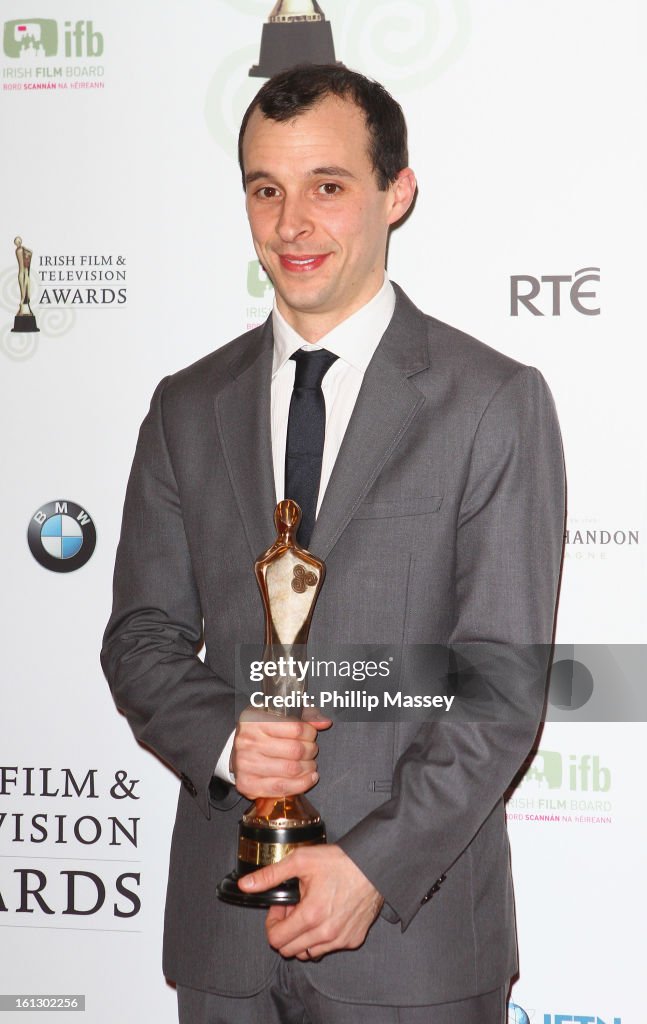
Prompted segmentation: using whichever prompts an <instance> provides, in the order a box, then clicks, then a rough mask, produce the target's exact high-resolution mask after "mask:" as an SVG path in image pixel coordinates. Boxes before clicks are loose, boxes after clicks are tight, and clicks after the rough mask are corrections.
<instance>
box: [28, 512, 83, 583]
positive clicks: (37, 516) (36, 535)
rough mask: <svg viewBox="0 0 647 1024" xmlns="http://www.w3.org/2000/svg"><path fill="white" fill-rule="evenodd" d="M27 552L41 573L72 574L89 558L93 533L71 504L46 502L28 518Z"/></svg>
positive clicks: (81, 514) (81, 513)
mask: <svg viewBox="0 0 647 1024" xmlns="http://www.w3.org/2000/svg"><path fill="white" fill-rule="evenodd" d="M27 540H28V542H29V549H30V551H31V553H32V555H33V556H34V558H35V559H36V561H37V562H38V563H39V565H42V566H43V568H44V569H51V570H52V572H74V570H75V569H80V568H81V566H82V565H85V563H86V562H87V561H88V560H89V559H90V558H91V557H92V553H93V551H94V549H95V547H96V543H97V532H96V530H95V528H94V523H93V522H92V519H91V518H90V516H89V515H88V513H87V512H86V511H85V510H84V509H82V508H81V506H80V505H76V504H75V503H74V502H73V501H50V502H49V503H48V504H47V505H43V506H42V507H41V508H39V509H38V511H37V512H35V513H34V515H33V516H32V517H31V521H30V523H29V529H28V530H27Z"/></svg>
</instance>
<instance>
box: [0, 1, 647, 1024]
mask: <svg viewBox="0 0 647 1024" xmlns="http://www.w3.org/2000/svg"><path fill="white" fill-rule="evenodd" d="M270 7H271V3H270V0H226V2H225V0H190V2H184V3H182V2H180V0H169V2H168V3H165V4H157V3H154V2H153V0H145V2H144V0H140V3H138V4H136V5H135V4H132V3H127V2H126V0H113V2H112V3H111V4H109V5H108V4H100V3H98V2H95V3H90V4H88V2H81V0H59V2H57V3H53V2H52V0H40V3H39V4H36V5H35V6H34V7H30V8H25V7H24V6H23V3H22V2H17V0H5V3H4V4H3V18H4V19H5V25H4V36H3V53H2V54H1V55H0V62H1V63H0V68H1V71H0V75H1V76H2V106H1V108H0V117H1V119H2V121H1V124H2V139H3V154H4V159H3V161H2V176H3V185H2V196H3V199H2V207H1V214H0V228H1V230H0V367H1V370H2V373H1V378H2V416H3V439H4V444H3V467H4V469H3V478H4V481H5V497H4V500H3V502H2V514H3V519H4V523H3V535H4V536H5V537H6V538H9V540H10V543H9V547H8V549H7V551H6V552H5V556H4V572H3V578H4V581H5V585H4V586H3V588H2V600H3V611H2V622H3V628H4V639H3V647H4V651H5V657H4V659H3V675H2V678H3V696H4V701H3V709H4V712H3V714H2V724H1V726H0V732H1V737H0V768H3V769H4V772H0V938H1V939H2V943H3V950H4V952H3V955H2V957H0V979H1V984H0V994H1V993H6V994H19V993H34V994H46V995H47V994H69V993H74V994H85V995H86V1007H87V1009H86V1015H87V1016H86V1018H85V1019H87V1020H90V1021H92V1022H93V1024H94V1022H97V1024H104V1022H105V1024H108V1022H110V1024H112V1022H114V1021H116V1020H120V1021H133V1022H134V1021H141V1020H153V1019H154V1020H156V1021H158V1022H160V1024H162V1022H166V1021H168V1022H171V1021H173V1020H174V1019H175V997H174V993H173V990H172V989H171V988H170V987H169V986H167V985H166V983H165V982H164V979H163V977H162V974H161V967H160V957H161V921H162V908H163V899H164V888H165V882H166V868H167V855H168V844H169V838H170V830H171V827H172V821H173V816H174V805H175V799H176V792H177V782H176V780H175V778H174V777H173V776H172V775H171V774H170V773H169V772H168V771H167V770H166V769H165V768H164V767H163V766H162V765H161V764H160V763H159V762H158V761H157V760H156V759H155V758H153V757H152V756H151V755H149V754H148V753H147V752H145V751H144V750H142V749H140V748H139V747H138V746H137V744H136V743H135V741H134V740H133V739H132V736H131V734H130V731H129V729H128V727H127V725H126V723H125V721H124V720H123V719H122V718H120V716H119V715H118V714H117V712H116V711H115V709H114V706H113V704H112V701H111V698H110V696H109V693H108V688H107V686H106V684H105V681H104V680H103V677H102V675H101V672H100V668H99V665H98V649H99V646H100V638H101V633H102V630H103V627H104V624H105V621H106V619H107V616H108V613H109V606H110V584H111V573H112V565H113V560H114V553H115V548H116V544H117V539H118V532H119V526H120V517H121V506H122V500H123V492H124V487H125V482H126V478H127V474H128V470H129V467H130V460H131V458H132V453H133V450H134V444H135V440H136V435H137V429H138V425H139V423H140V421H141V419H142V417H143V415H144V414H145V411H146V409H147V406H148V401H149V398H150V394H151V392H152V390H153V388H154V386H155V384H156V383H157V381H158V380H159V379H160V378H161V377H162V376H164V375H165V374H168V373H170V372H173V371H174V370H176V369H178V368H179V367H181V366H183V365H186V364H187V363H189V362H191V361H193V360H194V359H196V358H198V357H200V356H201V355H203V354H205V353H206V352H208V351H210V350H212V349H213V348H216V347H218V346H220V345H222V344H224V343H225V342H226V341H228V340H229V339H230V338H232V337H234V336H236V335H237V334H239V333H241V331H242V330H244V329H246V327H247V326H252V325H254V324H256V323H258V322H260V321H261V320H262V319H264V317H265V315H266V313H267V311H269V308H270V305H271V290H270V289H269V288H268V287H266V283H265V282H263V281H262V279H261V275H260V274H259V271H258V266H257V265H256V264H255V262H254V251H253V248H252V245H251V241H250V238H249V233H248V230H247V226H246V221H245V214H244V207H243V196H242V190H241V186H240V182H239V175H238V170H237V167H236V164H235V135H236V131H237V124H238V121H239V119H240V116H241V114H242V111H243V110H244V108H245V106H246V105H247V103H248V102H249V100H250V99H251V97H252V96H253V94H254V92H255V91H256V89H257V88H258V87H259V85H260V84H261V83H260V81H259V80H258V79H254V78H249V77H248V74H247V72H248V70H249V67H250V66H251V65H252V64H253V63H256V62H257V59H258V51H259V44H260V37H261V29H262V24H263V21H264V19H265V18H266V17H267V15H268V14H269V10H270ZM323 7H324V11H325V13H326V15H327V17H328V19H329V20H330V21H331V23H332V30H333V36H334V39H335V46H336V52H337V57H338V59H340V60H343V61H344V62H345V63H347V64H348V65H349V66H351V67H356V68H358V69H359V70H361V71H363V72H365V73H367V74H369V75H371V76H373V77H376V78H378V79H380V80H381V81H382V82H383V83H384V84H385V85H386V86H387V88H389V89H390V90H391V91H392V92H393V93H394V95H395V96H396V98H398V99H399V100H400V101H401V102H402V104H403V106H404V109H405V113H406V115H407V119H408V123H409V128H410V139H411V163H412V165H413V166H414V168H415V169H416V171H417V173H418V178H419V183H420V194H419V198H418V202H417V206H416V210H415V212H414V215H413V216H412V217H411V218H410V219H409V221H408V223H407V224H406V225H405V226H404V227H403V228H401V229H399V230H398V231H396V232H395V234H394V236H393V239H392V243H391V246H390V257H389V272H390V275H391V277H392V278H393V279H394V280H396V281H399V282H401V283H402V284H403V285H404V286H405V287H406V289H407V291H408V293H409V294H410V295H411V297H412V298H413V299H414V301H416V302H417V303H418V305H420V306H421V307H422V308H424V309H425V310H427V311H428V312H431V313H433V314H434V315H435V316H437V317H439V318H440V319H443V320H446V321H448V322H450V323H452V324H454V325H456V326H458V327H460V328H462V329H463V330H466V331H468V332H470V333H473V334H475V335H476V336H477V337H480V338H481V339H482V340H484V341H486V342H488V343H489V344H491V345H493V346H494V347H496V348H499V349H500V350H502V351H504V352H507V353H508V354H510V355H511V356H513V357H515V358H517V359H520V360H522V361H524V362H529V363H532V364H534V365H536V366H538V367H539V368H540V370H541V371H542V373H543V374H544V375H545V377H546V378H547V380H548V382H549V384H550V386H551V388H552V390H553V393H554V396H555V400H556V403H557V407H558V411H559V415H560V420H561V424H562V431H563V436H564V444H565V449H566V458H567V470H568V479H569V524H568V527H569V535H568V540H569V543H568V545H567V553H566V559H565V567H564V580H563V587H562V597H561V606H560V614H559V622H558V637H557V638H558V640H559V641H561V642H562V643H568V644H571V643H604V644H611V643H614V644H630V643H633V644H639V643H641V642H642V640H643V638H644V623H645V621H646V619H645V611H646V609H645V600H644V595H645V586H644V568H645V561H644V559H645V556H644V536H645V533H644V530H645V515H646V502H645V484H644V472H643V466H644V456H643V447H644V445H643V436H644V422H645V417H644V411H643V405H644V403H643V395H642V384H643V373H642V369H643V359H642V355H643V351H642V350H643V346H642V335H643V334H644V331H643V328H642V320H643V306H644V301H643V296H642V288H641V285H642V239H643V237H644V234H645V228H647V217H646V211H645V201H644V184H643V183H644V180H645V176H646V173H647V168H646V167H645V147H644V138H643V130H642V128H643V123H644V95H645V61H644V56H643V52H642V51H643V40H644V38H645V24H644V21H645V14H644V5H643V4H642V3H641V2H640V0H615V2H614V3H611V2H610V0H607V2H604V0H570V2H569V3H564V2H561V3H557V2H555V0H544V2H543V3H539V2H537V0H515V2H511V0H509V2H505V0H490V2H489V3H487V4H484V3H476V2H475V0H471V2H470V0H435V2H434V0H399V2H398V0H391V2H389V0H323ZM25 14H28V15H30V18H29V19H28V21H25V22H23V21H20V19H22V18H24V17H25ZM32 14H34V15H37V16H38V17H37V18H36V17H34V18H32V17H31V15H32ZM14 23H16V24H15V25H14ZM26 36H33V37H34V39H35V40H36V41H35V43H34V45H33V46H32V47H30V48H29V52H28V54H26V55H25V56H22V57H21V56H18V55H16V47H17V46H19V44H20V40H21V39H23V38H24V37H26ZM48 50H49V51H51V52H46V51H48ZM16 235H20V236H21V237H22V238H23V240H24V245H25V246H26V247H28V248H30V249H31V250H33V253H34V256H33V262H32V308H33V311H34V313H35V315H36V319H37V321H38V325H39V327H40V333H38V334H16V333H12V332H11V327H12V326H13V317H14V314H15V313H16V312H17V306H18V294H19V293H18V284H17V264H16V259H15V254H14V253H15V250H14V246H13V239H14V237H15V236H16ZM62 258H64V259H62ZM589 268H597V269H596V270H595V271H591V270H590V269H589ZM579 271H587V272H588V273H587V274H578V272H579ZM116 272H119V274H120V277H119V279H116V278H112V279H111V278H110V277H109V276H108V274H109V273H113V274H114V273H116ZM87 273H90V274H95V275H103V276H95V277H94V278H87V277H86V276H85V275H86V274H87ZM69 274H71V275H72V276H71V277H68V276H66V275H69ZM61 275H63V276H61ZM556 275H558V276H561V277H563V278H564V279H565V280H564V281H562V282H561V283H560V282H557V283H554V282H553V281H550V280H544V281H542V280H541V279H542V278H554V277H555V276H556ZM519 276H523V277H525V278H534V279H536V282H537V284H536V289H537V295H536V297H535V298H533V299H532V303H533V304H534V312H533V310H532V309H530V308H528V306H527V305H524V304H523V303H520V304H517V308H516V310H515V312H516V314H517V315H512V291H511V289H512V278H514V277H519ZM581 277H588V278H589V279H588V280H587V281H586V282H583V283H582V284H581V285H579V286H578V284H577V282H578V281H579V279H580V278H581ZM531 284H532V282H529V281H528V280H525V281H523V282H519V285H518V288H519V291H520V292H521V294H523V295H525V294H528V293H529V290H530V286H531ZM572 285H575V288H574V290H573V291H571V287H572ZM77 289H78V290H77ZM88 289H94V295H92V296H91V295H90V294H89V293H88ZM102 289H105V291H102ZM119 289H123V291H122V292H121V293H119ZM588 292H592V293H593V295H592V296H586V295H585V293H588ZM111 296H112V297H111ZM557 298H559V300H560V301H559V312H557ZM572 300H574V301H572ZM595 309H599V311H600V312H599V313H593V314H592V313H591V310H595ZM539 314H543V315H539ZM64 500H67V501H68V502H69V503H76V505H79V506H81V508H82V509H83V510H85V512H86V513H87V514H88V515H89V516H90V517H91V518H92V520H93V522H94V525H95V527H96V532H97V544H96V550H95V551H94V554H93V556H92V558H91V559H90V560H89V561H88V562H87V564H85V565H84V566H83V567H82V568H80V569H79V570H78V571H71V572H65V573H63V572H54V571H48V570H47V569H45V568H43V567H42V566H41V565H40V564H39V563H38V562H37V561H36V559H35V558H34V557H33V555H32V553H31V551H30V549H29V546H28V544H27V537H26V535H27V528H28V525H29V523H30V521H31V519H32V517H33V515H34V514H35V513H36V512H37V510H39V509H41V508H43V507H44V506H46V505H47V504H48V503H50V502H55V501H61V502H62V501H64ZM69 507H70V508H71V505H70V506H69ZM68 511H69V509H68ZM75 515H76V513H75ZM644 743H645V734H644V726H642V725H641V724H639V723H634V724H613V725H612V724H608V723H607V724H601V723H591V724H583V723H576V724H575V723H567V724H562V723H549V725H548V726H547V727H546V729H545V731H544V735H543V737H542V739H541V744H540V749H541V751H542V755H541V760H540V762H536V763H535V766H534V768H535V770H534V771H533V772H532V773H531V775H530V776H529V777H528V778H527V780H526V781H524V782H523V783H522V784H521V786H520V787H519V788H518V789H517V790H516V792H515V794H514V795H513V797H512V799H511V801H510V805H509V818H510V833H511V840H512V848H513V860H514V869H515V879H516V892H517V904H518V914H519V930H520V949H521V977H520V979H519V981H518V983H517V984H516V985H515V987H514V990H513V1000H514V1003H515V1004H516V1007H517V1008H516V1009H515V1008H513V1009H512V1010H511V1019H515V1020H516V1021H518V1022H519V1024H525V1018H526V1019H528V1020H531V1021H532V1022H533V1024H556V1022H557V1021H558V1020H559V1021H569V1020H581V1019H584V1020H595V1019H596V1017H597V1018H600V1020H602V1021H604V1022H606V1024H610V1022H611V1021H618V1022H619V1021H621V1022H622V1024H632V1022H639V1021H641V1020H642V1019H643V1018H642V1011H641V1007H642V1003H643V996H642V991H641V986H640V983H639V978H640V975H641V972H642V961H639V950H640V945H641V929H640V923H641V921H642V920H643V919H644V914H645V910H646V909H647V908H646V907H645V896H644V886H643V885H642V877H643V871H641V870H640V868H641V867H642V865H641V863H640V857H641V850H642V849H644V840H645V826H644V820H645V799H644V795H645V786H644V782H643V773H642V770H641V769H642V762H643V748H644ZM546 754H548V755H550V756H548V757H547V756H546ZM583 759H587V760H583ZM583 765H584V767H583ZM29 769H32V771H31V772H30V771H29ZM43 769H49V771H45V773H43ZM88 772H90V773H91V774H90V776H89V777H87V774H88ZM118 773H119V774H118ZM121 773H124V774H121ZM86 777H87V778H86ZM84 780H85V785H83V782H84ZM133 780H137V781H133ZM73 783H76V786H77V788H78V789H79V790H80V794H77V793H76V790H75V788H74V784H73ZM542 801H543V803H542ZM39 816H40V817H39ZM113 819H117V822H118V823H121V827H120V825H119V824H115V822H114V821H113ZM133 819H135V820H133ZM587 819H590V820H587ZM127 833H128V834H129V835H130V838H128V834H127ZM119 878H121V881H120V882H118V879H119ZM120 889H121V891H120ZM35 890H38V892H37V894H34V891H35ZM29 891H31V892H32V895H29ZM129 893H130V895H129ZM123 915H126V916H123ZM522 1010H523V1012H522ZM15 1012H18V1011H15ZM20 1012H21V1013H24V1019H26V1020H29V1019H31V1014H30V1013H29V1012H26V1013H25V1012H24V1011H20ZM523 1013H525V1018H524V1016H523ZM560 1015H561V1016H560ZM68 1016H69V1014H64V1016H63V1018H62V1019H67V1017H68ZM7 1019H8V1020H9V1019H13V1018H12V1015H11V1013H9V1015H8V1017H7ZM20 1019H23V1018H22V1017H21V1018H20ZM36 1019H37V1020H39V1019H41V1018H36ZM70 1019H72V1020H75V1019H77V1018H75V1017H74V1018H73V1017H70Z"/></svg>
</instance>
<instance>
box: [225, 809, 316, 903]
mask: <svg viewBox="0 0 647 1024" xmlns="http://www.w3.org/2000/svg"><path fill="white" fill-rule="evenodd" d="M292 799H293V798H292ZM297 800H298V801H299V803H298V805H297V806H298V807H299V808H300V809H302V810H304V809H305V807H307V808H311V805H310V804H308V802H307V801H306V800H305V798H304V797H298V798H297ZM282 805H284V801H280V802H279V806H282ZM255 806H256V805H254V807H255ZM312 810H313V811H314V808H312ZM252 813H253V809H252ZM315 814H316V812H315ZM250 816H251V815H250ZM245 818H247V815H245V817H244V818H243V819H242V821H241V822H240V824H239V826H238V863H237V865H236V868H235V869H234V870H233V871H232V872H231V873H230V874H229V875H227V877H226V878H223V880H222V882H221V883H220V884H219V886H218V889H217V893H218V898H219V899H221V900H223V901H224V902H225V903H235V904H236V905H237V906H239V907H272V906H274V905H275V904H283V905H288V904H293V903H298V902H299V899H300V894H299V880H298V878H288V879H287V881H285V882H280V883H279V884H278V885H275V886H274V887H273V888H272V889H266V890H265V891H264V892H251V893H250V892H243V891H242V889H239V888H238V879H239V878H242V876H243V875H249V874H251V872H252V871H258V870H259V868H262V867H265V866H266V865H267V864H277V863H278V862H279V861H280V860H283V858H284V857H287V855H288V854H289V853H292V851H293V850H297V849H298V848H299V847H300V846H316V845H319V844H320V843H325V842H326V826H325V825H324V823H323V821H321V819H320V818H319V817H318V815H317V820H315V821H311V822H309V823H308V824H305V825H287V827H286V826H284V827H276V826H274V827H270V826H267V825H261V826H259V825H253V824H250V823H249V822H247V821H245Z"/></svg>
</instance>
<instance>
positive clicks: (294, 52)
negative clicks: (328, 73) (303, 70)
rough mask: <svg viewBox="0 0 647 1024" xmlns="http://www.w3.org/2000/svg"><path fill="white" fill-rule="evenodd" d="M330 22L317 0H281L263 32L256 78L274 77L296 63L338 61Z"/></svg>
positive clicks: (256, 65)
mask: <svg viewBox="0 0 647 1024" xmlns="http://www.w3.org/2000/svg"><path fill="white" fill-rule="evenodd" d="M335 63H336V61H335V44H334V43H333V38H332V29H331V27H330V22H329V21H326V17H325V15H324V13H323V11H322V10H321V7H320V6H319V4H318V3H317V0H277V3H276V4H275V5H274V8H273V10H272V13H271V14H270V16H269V18H268V19H267V22H266V24H265V25H263V34H262V36H261V53H260V57H259V58H258V64H254V66H253V67H251V68H250V70H249V74H250V76H251V77H252V78H271V77H272V75H276V74H277V73H278V72H279V71H287V69H288V68H291V67H294V65H295V64H335Z"/></svg>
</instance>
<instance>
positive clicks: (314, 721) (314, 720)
mask: <svg viewBox="0 0 647 1024" xmlns="http://www.w3.org/2000/svg"><path fill="white" fill-rule="evenodd" d="M303 721H304V722H308V723H309V724H310V725H312V726H313V727H314V728H315V729H316V730H317V731H318V732H319V731H320V730H321V729H330V726H331V725H332V718H327V717H326V715H324V713H323V711H320V710H319V708H304V709H303Z"/></svg>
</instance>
